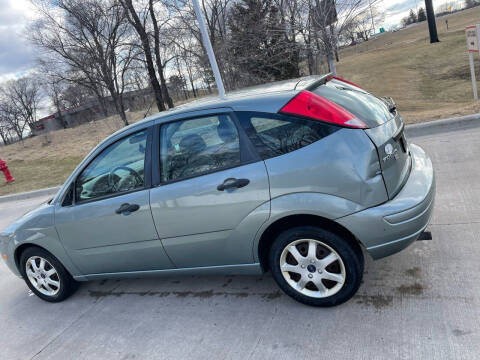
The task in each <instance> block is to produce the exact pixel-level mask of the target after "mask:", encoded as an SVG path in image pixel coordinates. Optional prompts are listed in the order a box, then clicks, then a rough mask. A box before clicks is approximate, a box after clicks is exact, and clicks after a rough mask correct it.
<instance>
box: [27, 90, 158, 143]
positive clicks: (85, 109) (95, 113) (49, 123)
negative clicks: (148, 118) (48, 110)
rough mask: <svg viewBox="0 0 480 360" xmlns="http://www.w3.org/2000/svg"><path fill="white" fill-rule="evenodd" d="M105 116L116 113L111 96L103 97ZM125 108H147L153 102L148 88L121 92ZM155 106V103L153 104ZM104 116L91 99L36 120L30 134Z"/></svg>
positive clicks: (97, 104)
mask: <svg viewBox="0 0 480 360" xmlns="http://www.w3.org/2000/svg"><path fill="white" fill-rule="evenodd" d="M105 102H106V108H107V116H111V115H114V114H116V109H115V106H114V104H113V101H112V98H111V97H106V98H105ZM123 102H124V105H125V109H129V110H130V111H137V110H141V109H145V108H147V107H148V106H149V105H150V103H152V102H153V95H152V93H151V92H150V90H149V89H144V90H135V91H130V92H128V93H125V94H123ZM154 107H155V104H154ZM103 118H105V114H104V113H103V111H102V109H101V108H100V105H99V103H98V101H95V100H92V101H90V102H88V103H85V104H83V105H80V106H77V107H74V108H70V109H66V110H64V111H61V112H60V113H58V112H56V113H55V114H52V115H50V116H47V117H44V118H42V119H39V120H37V121H36V122H35V123H34V128H33V129H32V135H41V134H44V133H47V132H50V131H54V130H60V129H64V128H70V127H75V126H78V125H81V124H85V123H87V122H91V121H96V120H100V119H103Z"/></svg>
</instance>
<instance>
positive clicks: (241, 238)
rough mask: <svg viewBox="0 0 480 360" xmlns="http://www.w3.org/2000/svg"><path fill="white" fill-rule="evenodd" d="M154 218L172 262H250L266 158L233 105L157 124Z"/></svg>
mask: <svg viewBox="0 0 480 360" xmlns="http://www.w3.org/2000/svg"><path fill="white" fill-rule="evenodd" d="M159 138H160V141H159V143H160V146H159V147H160V149H159V153H160V174H159V177H160V179H159V186H156V187H154V188H153V189H152V190H151V199H150V201H151V208H152V214H153V219H154V221H155V225H156V228H157V231H158V234H159V236H160V238H161V240H162V243H163V245H164V247H165V250H166V252H167V254H168V256H169V257H170V258H171V259H172V261H173V262H174V263H175V265H176V266H177V267H180V268H189V267H203V266H220V265H234V264H247V263H252V262H253V252H252V242H253V240H254V237H255V234H256V232H257V230H258V229H259V228H260V226H261V225H262V224H263V222H265V221H266V220H267V218H268V216H269V210H270V207H269V200H270V195H269V187H268V176H267V171H266V169H265V164H264V163H263V161H261V160H260V159H259V158H257V157H256V155H255V153H254V152H253V151H252V149H251V148H250V147H251V144H249V143H248V141H246V139H245V135H244V134H243V132H241V131H239V129H238V127H237V125H236V121H235V120H234V115H233V114H232V113H230V111H229V110H228V111H225V112H219V113H215V114H209V115H199V116H193V117H190V118H187V119H178V120H176V121H171V122H168V123H164V124H161V126H160V131H159Z"/></svg>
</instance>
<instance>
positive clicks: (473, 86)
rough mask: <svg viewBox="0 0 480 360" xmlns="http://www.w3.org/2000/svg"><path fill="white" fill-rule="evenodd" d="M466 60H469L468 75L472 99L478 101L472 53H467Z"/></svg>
mask: <svg viewBox="0 0 480 360" xmlns="http://www.w3.org/2000/svg"><path fill="white" fill-rule="evenodd" d="M468 58H469V59H470V73H471V74H472V88H473V98H474V99H475V100H478V90H477V78H476V76H475V63H474V62H473V53H471V52H470V51H469V52H468Z"/></svg>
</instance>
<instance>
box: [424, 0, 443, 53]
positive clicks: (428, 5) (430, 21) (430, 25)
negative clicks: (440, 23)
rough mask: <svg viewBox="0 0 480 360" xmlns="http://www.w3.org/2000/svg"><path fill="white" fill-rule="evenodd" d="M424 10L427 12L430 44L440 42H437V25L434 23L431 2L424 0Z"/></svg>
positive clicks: (430, 0)
mask: <svg viewBox="0 0 480 360" xmlns="http://www.w3.org/2000/svg"><path fill="white" fill-rule="evenodd" d="M425 9H426V10H427V19H428V30H429V31H430V44H433V43H437V42H440V40H438V34H437V23H436V21H435V12H434V11H433V4H432V0H425Z"/></svg>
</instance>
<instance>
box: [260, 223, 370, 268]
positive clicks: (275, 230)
mask: <svg viewBox="0 0 480 360" xmlns="http://www.w3.org/2000/svg"><path fill="white" fill-rule="evenodd" d="M297 226H316V227H319V228H322V229H324V230H327V231H331V232H333V233H335V234H337V235H339V236H341V237H342V238H344V239H346V240H347V241H349V242H351V243H352V244H355V245H358V246H360V247H362V244H361V243H360V241H358V240H357V239H356V238H355V236H354V235H353V234H352V233H351V232H350V231H349V230H348V229H346V228H345V227H343V226H342V225H340V224H338V223H337V222H335V221H333V220H330V219H327V218H324V217H322V216H318V215H311V214H295V215H288V216H285V217H282V218H280V219H277V220H276V221H274V222H273V223H271V224H270V225H269V226H268V227H267V228H266V229H265V230H264V231H263V233H262V235H261V236H260V239H259V241H258V247H257V252H258V260H259V262H260V265H261V266H262V270H263V271H268V270H269V269H270V264H269V261H268V254H269V251H270V248H271V246H272V244H273V242H274V241H275V239H276V237H277V236H278V235H279V234H280V233H281V232H283V231H285V230H287V229H290V228H293V227H297Z"/></svg>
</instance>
